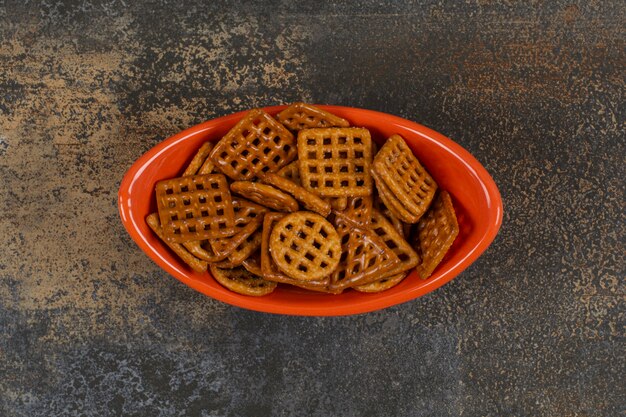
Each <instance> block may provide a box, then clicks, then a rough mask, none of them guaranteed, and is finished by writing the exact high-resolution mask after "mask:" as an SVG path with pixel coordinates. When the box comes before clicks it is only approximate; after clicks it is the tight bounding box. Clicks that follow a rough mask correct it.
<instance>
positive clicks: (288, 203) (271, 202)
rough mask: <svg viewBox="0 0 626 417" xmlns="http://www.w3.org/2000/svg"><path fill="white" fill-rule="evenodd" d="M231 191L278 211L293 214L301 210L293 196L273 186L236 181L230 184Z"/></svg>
mask: <svg viewBox="0 0 626 417" xmlns="http://www.w3.org/2000/svg"><path fill="white" fill-rule="evenodd" d="M230 190H231V191H232V192H233V193H235V194H239V195H241V196H244V197H246V198H248V199H250V200H252V201H254V202H256V203H259V204H263V205H264V206H267V207H269V208H272V209H274V210H276V211H286V212H288V213H293V212H294V211H298V208H299V206H298V202H297V201H296V200H295V199H294V198H293V197H292V196H290V195H289V194H286V193H284V192H283V191H281V190H278V189H276V188H274V187H272V186H271V185H267V184H261V183H258V182H251V181H235V182H233V183H232V184H230Z"/></svg>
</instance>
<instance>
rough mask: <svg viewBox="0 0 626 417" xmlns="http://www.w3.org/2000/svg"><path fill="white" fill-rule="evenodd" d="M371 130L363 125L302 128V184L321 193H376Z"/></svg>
mask: <svg viewBox="0 0 626 417" xmlns="http://www.w3.org/2000/svg"><path fill="white" fill-rule="evenodd" d="M371 141H372V140H371V137H370V132H369V130H367V129H363V128H328V129H305V130H301V131H300V132H298V162H299V164H300V178H301V181H302V186H303V187H304V188H306V189H307V190H309V191H311V192H314V193H316V194H318V195H319V196H321V197H356V196H367V195H370V194H371V193H372V182H373V181H372V177H371V174H370V166H371V162H372V147H371Z"/></svg>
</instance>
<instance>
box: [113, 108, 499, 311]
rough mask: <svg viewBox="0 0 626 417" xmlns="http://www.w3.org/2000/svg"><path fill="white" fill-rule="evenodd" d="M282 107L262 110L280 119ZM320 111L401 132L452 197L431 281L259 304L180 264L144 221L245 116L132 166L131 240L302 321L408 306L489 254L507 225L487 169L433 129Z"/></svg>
mask: <svg viewBox="0 0 626 417" xmlns="http://www.w3.org/2000/svg"><path fill="white" fill-rule="evenodd" d="M284 107H285V106H275V107H268V108H266V109H265V110H266V111H268V112H269V113H270V114H275V113H277V112H278V111H280V110H281V109H283V108H284ZM320 107H322V108H325V109H327V110H328V111H331V112H332V113H334V114H336V115H338V116H340V117H344V118H346V119H348V120H349V121H350V122H351V123H352V124H353V125H355V126H362V127H366V128H368V129H369V130H370V131H371V133H372V137H373V139H374V140H375V141H376V142H377V143H378V144H379V145H382V143H384V141H385V139H386V138H388V137H389V136H391V135H393V134H395V133H397V134H400V135H401V136H402V137H404V138H405V140H406V142H407V143H408V145H409V146H410V147H411V149H412V150H413V152H414V153H415V155H416V156H417V157H418V159H419V160H420V161H421V162H422V164H423V165H424V166H425V167H426V169H427V170H428V171H429V173H430V174H431V175H432V176H433V178H434V179H435V181H437V183H438V184H439V186H440V188H442V189H445V190H447V191H448V192H449V193H450V195H451V196H452V200H453V204H454V208H455V210H456V214H457V217H458V220H459V228H460V233H459V236H458V237H457V239H456V240H455V242H454V244H453V246H452V248H451V249H450V251H449V252H448V254H447V255H446V257H445V258H444V260H443V261H442V263H441V264H440V265H439V266H438V267H437V269H436V270H435V271H434V273H433V275H432V276H431V277H430V278H428V279H426V280H421V279H420V278H418V277H417V275H416V273H415V272H412V273H411V274H410V275H409V276H408V277H407V278H406V279H405V280H404V281H402V282H401V283H400V284H398V285H397V286H395V287H393V288H391V289H390V290H387V291H384V292H382V293H378V294H363V293H359V292H357V291H346V292H345V293H343V294H340V295H330V294H320V293H315V292H310V291H306V290H302V289H299V288H295V287H291V286H288V285H279V288H277V289H276V291H274V293H272V294H270V295H268V296H264V297H258V298H257V297H247V296H243V295H239V294H236V293H233V292H231V291H229V290H227V289H225V288H223V287H222V286H221V285H219V284H218V283H217V282H216V281H214V280H213V278H212V277H211V276H210V274H208V273H207V274H200V273H196V272H194V271H192V270H191V269H190V268H188V267H187V266H186V265H185V264H184V263H183V262H182V261H180V260H179V259H178V257H177V256H176V255H174V254H173V253H172V252H171V251H170V250H169V248H167V246H166V245H165V244H163V243H162V242H161V241H160V240H159V239H158V238H157V237H156V236H155V235H154V234H153V233H152V231H151V230H150V229H149V228H148V226H147V224H146V223H145V221H144V219H145V217H146V216H147V215H148V214H150V213H152V212H155V211H156V201H155V197H154V186H155V184H156V182H157V181H159V180H162V179H166V178H172V177H176V176H179V175H180V174H181V172H182V171H183V170H184V168H185V167H186V165H187V164H188V163H189V162H190V161H191V159H192V158H193V156H194V154H195V152H196V150H197V149H198V148H199V147H200V145H201V144H202V143H203V142H205V141H207V140H210V141H218V140H219V139H220V138H221V137H222V136H223V135H224V134H225V133H226V132H228V130H229V129H230V128H231V127H232V126H233V125H234V124H235V123H237V121H238V120H239V119H240V118H241V117H242V116H243V114H244V113H245V112H241V113H237V114H233V115H230V116H226V117H222V118H219V119H214V120H211V121H208V122H205V123H202V124H200V125H197V126H194V127H192V128H190V129H187V130H185V131H183V132H181V133H179V134H177V135H175V136H173V137H171V138H169V139H167V140H165V141H163V142H161V143H160V144H159V145H157V146H155V147H154V148H152V149H151V150H150V151H148V152H147V153H146V154H144V155H143V156H142V157H141V158H139V159H138V160H137V161H136V162H135V164H133V166H132V167H131V168H130V169H129V171H128V172H127V174H126V176H125V177H124V179H123V181H122V184H121V187H120V191H119V208H120V214H121V217H122V222H123V223H124V225H125V227H126V229H127V230H128V232H129V233H130V235H131V237H132V238H133V239H134V240H135V241H136V242H137V244H138V245H139V246H140V248H141V249H142V250H143V251H144V252H146V254H148V256H150V257H151V258H152V259H153V260H154V261H156V262H157V264H159V265H160V266H161V267H162V268H163V269H165V270H166V271H167V272H169V273H170V274H171V275H173V276H175V277H176V278H177V279H179V280H181V281H182V282H184V283H186V284H187V285H189V286H191V287H193V288H195V289H196V290H198V291H200V292H202V293H204V294H206V295H209V296H211V297H213V298H216V299H219V300H222V301H224V302H227V303H230V304H233V305H237V306H240V307H244V308H249V309H253V310H259V311H265V312H272V313H283V314H300V315H342V314H355V313H362V312H366V311H372V310H376V309H380V308H384V307H388V306H391V305H394V304H398V303H402V302H404V301H408V300H411V299H413V298H416V297H419V296H421V295H423V294H425V293H428V292H430V291H432V290H434V289H436V288H438V287H439V286H441V285H443V284H444V283H446V282H448V281H450V280H451V279H452V278H454V277H455V276H456V275H458V274H459V273H460V272H461V271H462V270H463V269H465V268H467V267H468V266H469V265H470V264H471V263H472V262H473V261H474V260H475V259H476V258H477V257H478V256H479V255H480V253H482V252H483V251H484V250H485V249H486V248H487V246H488V245H489V244H490V243H491V241H492V240H493V238H494V237H495V235H496V233H497V231H498V229H499V227H500V223H501V221H502V202H501V199H500V194H499V192H498V189H497V187H496V185H495V183H494V182H493V180H492V179H491V177H490V176H489V174H488V173H487V171H486V170H485V169H484V168H483V167H482V165H481V164H480V163H479V162H478V161H476V159H475V158H473V157H472V156H471V155H470V154H469V153H468V152H467V151H465V150H464V149H463V148H462V147H460V146H459V145H457V144H456V143H454V142H452V141H451V140H450V139H447V138H446V137H444V136H443V135H441V134H439V133H437V132H435V131H433V130H431V129H428V128H426V127H424V126H421V125H419V124H417V123H414V122H410V121H408V120H405V119H401V118H399V117H396V116H392V115H388V114H385V113H379V112H374V111H370V110H364V109H356V108H349V107H339V106H320Z"/></svg>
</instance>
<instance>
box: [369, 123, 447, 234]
mask: <svg viewBox="0 0 626 417" xmlns="http://www.w3.org/2000/svg"><path fill="white" fill-rule="evenodd" d="M372 170H373V171H374V173H375V179H376V185H377V186H378V187H379V189H380V188H381V183H382V184H384V186H386V188H387V190H388V191H389V193H390V194H391V195H392V196H393V197H395V198H396V199H397V200H398V201H399V202H400V203H401V205H402V207H403V208H404V209H406V211H407V212H408V213H409V214H410V220H411V221H408V222H407V223H417V221H418V220H419V218H420V217H421V216H422V215H423V214H424V213H425V212H426V210H427V209H428V206H429V205H430V203H431V201H432V199H433V197H434V195H435V191H436V190H437V183H436V182H435V180H434V179H433V178H432V177H431V176H430V174H428V172H427V171H426V169H424V167H423V166H422V164H420V162H419V161H418V159H417V157H416V156H415V155H414V154H413V152H412V151H411V149H410V148H409V146H408V145H407V144H406V142H405V141H404V139H403V138H402V137H401V136H400V135H393V136H391V137H390V138H389V139H387V141H386V142H385V144H384V145H383V147H382V148H381V149H380V151H378V153H377V154H376V157H375V158H374V162H373V163H372ZM385 193H386V190H385ZM383 200H384V201H385V202H386V203H387V199H386V198H385V196H383ZM389 208H390V209H392V210H393V209H395V207H389ZM401 218H402V217H401ZM403 220H404V219H403Z"/></svg>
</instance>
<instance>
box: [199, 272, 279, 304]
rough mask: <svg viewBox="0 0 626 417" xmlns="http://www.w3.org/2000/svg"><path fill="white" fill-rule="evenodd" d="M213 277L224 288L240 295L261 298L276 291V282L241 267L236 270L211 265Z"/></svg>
mask: <svg viewBox="0 0 626 417" xmlns="http://www.w3.org/2000/svg"><path fill="white" fill-rule="evenodd" d="M211 275H213V278H215V280H216V281H217V282H219V283H220V284H221V285H222V286H224V287H226V288H228V289H229V290H231V291H234V292H236V293H238V294H243V295H251V296H253V297H260V296H262V295H267V294H270V293H271V292H273V291H274V290H275V289H276V283H275V282H270V281H266V280H264V279H263V278H261V277H259V276H256V275H254V274H251V273H250V272H248V271H246V270H245V269H244V268H243V267H241V266H240V267H238V268H235V269H222V268H219V267H218V266H216V265H211Z"/></svg>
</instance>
